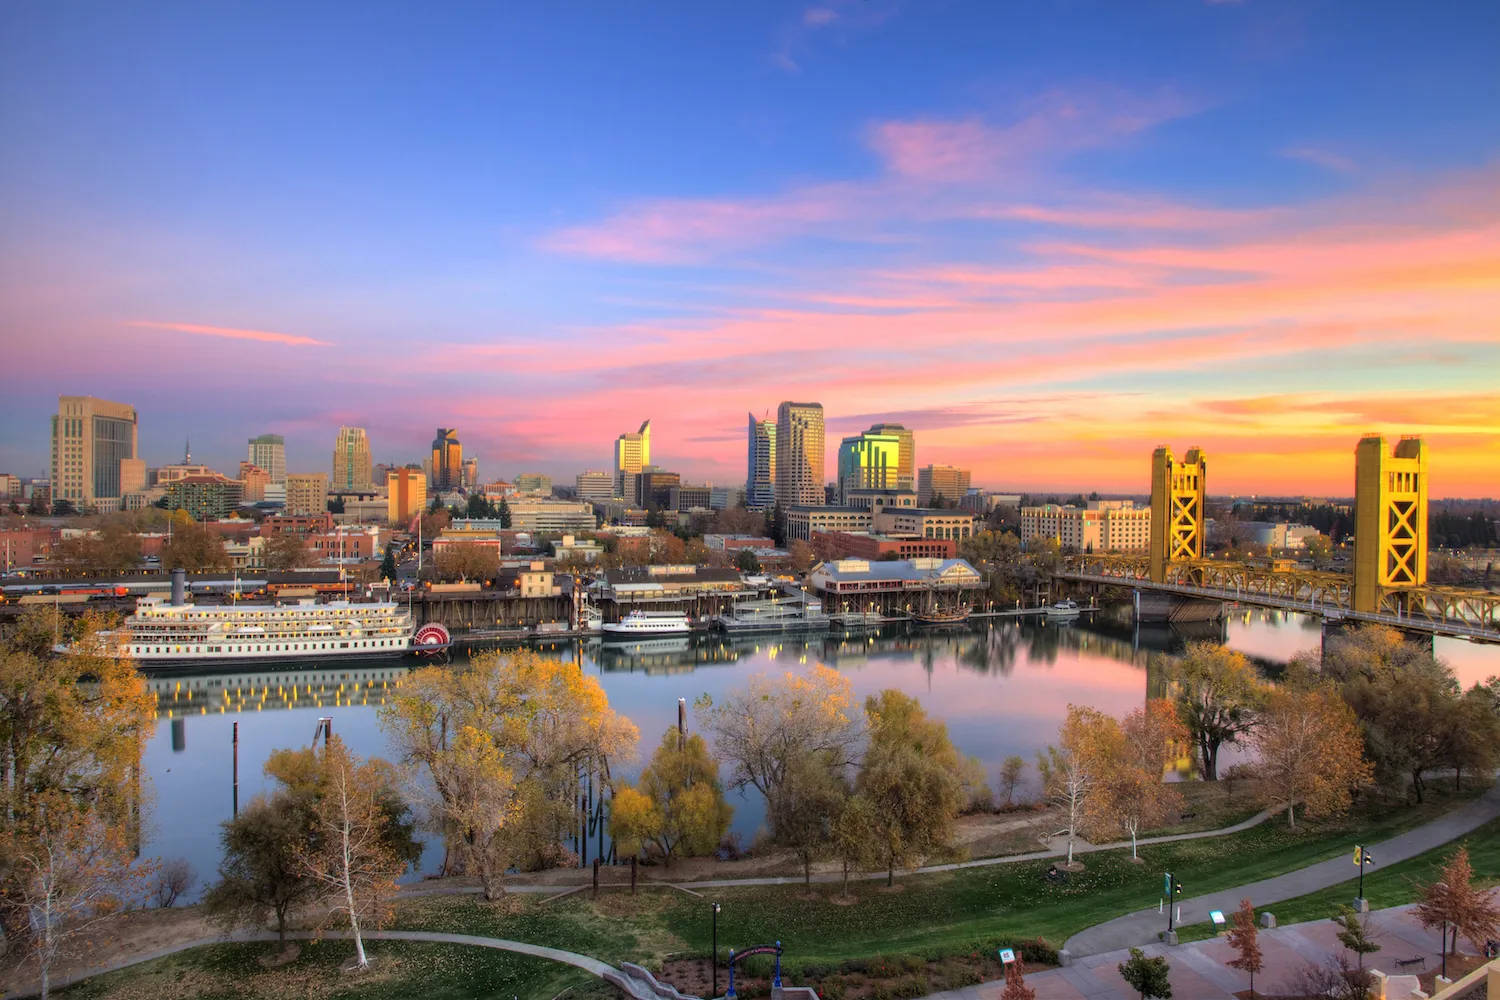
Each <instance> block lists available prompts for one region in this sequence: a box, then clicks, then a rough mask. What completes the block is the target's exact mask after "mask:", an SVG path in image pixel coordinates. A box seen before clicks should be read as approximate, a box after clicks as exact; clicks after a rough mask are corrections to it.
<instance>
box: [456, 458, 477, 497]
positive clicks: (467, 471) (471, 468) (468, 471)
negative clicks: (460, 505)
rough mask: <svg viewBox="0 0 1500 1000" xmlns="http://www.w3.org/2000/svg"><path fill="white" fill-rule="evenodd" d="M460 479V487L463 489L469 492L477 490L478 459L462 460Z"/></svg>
mask: <svg viewBox="0 0 1500 1000" xmlns="http://www.w3.org/2000/svg"><path fill="white" fill-rule="evenodd" d="M460 479H461V480H462V483H461V485H462V486H463V488H464V489H466V490H471V491H472V490H477V489H479V459H477V458H466V459H464V468H463V473H462V475H461V476H460Z"/></svg>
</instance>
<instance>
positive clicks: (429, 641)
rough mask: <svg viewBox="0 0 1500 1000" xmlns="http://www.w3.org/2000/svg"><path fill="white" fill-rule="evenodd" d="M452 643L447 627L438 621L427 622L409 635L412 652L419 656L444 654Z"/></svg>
mask: <svg viewBox="0 0 1500 1000" xmlns="http://www.w3.org/2000/svg"><path fill="white" fill-rule="evenodd" d="M452 645H453V638H452V637H451V636H449V635H448V629H447V628H446V627H445V626H444V625H442V624H441V623H439V622H428V623H427V624H426V625H423V626H422V627H421V628H419V629H417V634H416V635H414V636H412V637H411V649H412V652H414V653H416V654H418V655H419V656H429V657H436V656H446V655H447V653H448V648H449V647H450V646H452Z"/></svg>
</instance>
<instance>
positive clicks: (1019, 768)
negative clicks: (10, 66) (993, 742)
mask: <svg viewBox="0 0 1500 1000" xmlns="http://www.w3.org/2000/svg"><path fill="white" fill-rule="evenodd" d="M1025 770H1026V761H1025V759H1024V758H1021V757H1018V756H1014V755H1012V756H1010V757H1007V758H1005V760H1004V761H1003V762H1002V763H1001V764H1000V790H1001V791H1002V792H1004V793H1005V804H1006V806H1011V805H1014V804H1015V799H1016V786H1017V785H1019V784H1020V783H1021V775H1022V774H1023V773H1024V772H1025Z"/></svg>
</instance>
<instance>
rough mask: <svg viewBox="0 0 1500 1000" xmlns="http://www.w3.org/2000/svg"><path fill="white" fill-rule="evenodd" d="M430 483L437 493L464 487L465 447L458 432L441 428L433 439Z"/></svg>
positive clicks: (453, 429)
mask: <svg viewBox="0 0 1500 1000" xmlns="http://www.w3.org/2000/svg"><path fill="white" fill-rule="evenodd" d="M428 469H429V482H430V483H431V485H432V488H433V490H434V491H435V492H442V491H443V490H456V489H458V488H459V487H460V486H462V485H463V474H464V446H463V445H461V444H459V442H458V430H457V428H451V427H439V428H438V429H437V436H436V437H434V438H433V439H432V464H431V465H430V466H429V467H428Z"/></svg>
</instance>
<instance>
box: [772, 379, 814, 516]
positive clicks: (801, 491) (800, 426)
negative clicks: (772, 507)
mask: <svg viewBox="0 0 1500 1000" xmlns="http://www.w3.org/2000/svg"><path fill="white" fill-rule="evenodd" d="M823 502H824V495H823V404H822V403H793V402H784V403H782V404H781V405H780V406H778V407H777V408H776V503H777V504H778V505H779V506H780V507H781V509H782V510H785V509H786V508H788V507H795V506H798V505H805V504H812V505H814V506H822V504H823Z"/></svg>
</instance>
